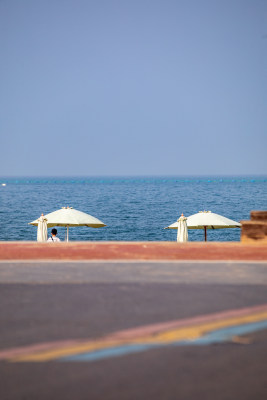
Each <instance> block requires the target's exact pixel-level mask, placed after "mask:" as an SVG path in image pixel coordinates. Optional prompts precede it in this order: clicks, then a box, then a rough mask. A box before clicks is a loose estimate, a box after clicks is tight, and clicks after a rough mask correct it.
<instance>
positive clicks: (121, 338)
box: [0, 304, 267, 360]
mask: <svg viewBox="0 0 267 400" xmlns="http://www.w3.org/2000/svg"><path fill="white" fill-rule="evenodd" d="M264 311H267V304H262V305H259V306H254V307H247V308H243V309H235V310H228V311H223V312H218V313H213V314H208V315H201V316H197V317H192V318H184V319H180V320H176V321H168V322H163V323H158V324H151V325H145V326H141V327H138V328H133V329H126V330H122V331H118V332H114V333H111V334H109V335H107V336H103V337H102V338H101V337H100V338H97V339H90V338H86V339H72V340H60V341H53V342H45V343H39V344H33V345H29V346H22V347H15V348H11V349H6V350H2V351H0V359H1V360H8V359H12V358H14V357H18V356H23V355H33V354H35V353H39V352H42V351H50V350H55V349H57V350H59V349H64V348H68V347H71V346H77V345H80V344H81V345H82V344H85V343H88V342H90V343H95V342H99V341H101V343H105V342H110V341H118V342H120V343H123V342H129V340H132V339H138V338H140V337H144V336H148V335H156V334H158V333H160V332H164V331H166V330H168V329H172V328H182V327H190V326H194V325H198V324H201V323H209V322H215V321H218V320H223V319H231V318H236V317H242V316H246V315H250V314H254V313H260V312H264Z"/></svg>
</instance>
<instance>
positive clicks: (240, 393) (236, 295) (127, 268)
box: [0, 262, 267, 400]
mask: <svg viewBox="0 0 267 400" xmlns="http://www.w3.org/2000/svg"><path fill="white" fill-rule="evenodd" d="M266 271H267V264H266V263H247V262H246V263H241V262H239V263H231V262H227V263H211V262H209V263H202V262H196V263H194V262H192V263H191V262H187V263H184V262H161V263H160V262H157V263H155V262H125V263H124V262H119V263H116V262H56V263H54V262H16V263H15V262H1V263H0V332H1V334H0V349H8V348H12V347H17V346H23V345H30V344H33V343H41V342H47V341H54V340H64V339H75V338H99V337H102V336H103V335H105V334H108V333H111V332H115V331H117V330H121V329H127V328H133V327H136V326H142V325H145V324H151V323H157V322H163V321H169V320H174V319H179V318H186V317H193V316H197V315H201V314H208V313H212V312H217V311H224V310H230V309H234V308H242V307H249V306H254V305H259V304H263V303H267V290H266V286H267V273H266ZM249 339H250V340H249V344H248V345H238V344H233V343H223V344H218V345H210V346H201V347H194V346H188V347H165V348H162V349H156V350H149V351H146V352H143V353H137V354H131V355H127V356H123V357H117V358H109V359H105V360H102V361H96V362H93V363H86V362H84V363H83V362H75V363H74V362H64V363H63V362H42V363H9V362H6V361H2V362H0V398H1V400H9V399H28V400H31V399H52V400H53V399H78V400H79V399H89V400H98V399H99V400H104V399H105V400H113V399H114V400H115V399H116V400H120V399H125V400H126V399H127V400H128V399H153V400H154V399H156V400H163V399H168V400H169V399H171V400H172V399H175V400H176V399H182V400H184V399H185V400H187V399H188V400H193V399H205V400H206V399H207V400H211V399H212V400H214V399H215V400H224V399H227V400H228V399H233V400H238V399H242V400H243V399H256V400H261V399H265V398H267V390H266V376H267V367H266V356H267V354H266V353H267V351H266V349H267V332H266V331H261V332H258V333H254V334H250V335H249Z"/></svg>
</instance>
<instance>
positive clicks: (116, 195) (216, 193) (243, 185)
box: [0, 177, 267, 241]
mask: <svg viewBox="0 0 267 400" xmlns="http://www.w3.org/2000/svg"><path fill="white" fill-rule="evenodd" d="M3 182H5V183H6V186H5V187H4V186H1V184H2V183H3ZM62 206H71V207H73V208H76V209H78V210H80V211H83V212H86V213H88V214H91V215H93V216H95V217H97V218H99V219H100V220H101V221H103V222H104V223H106V224H107V225H108V226H107V227H105V228H101V229H93V228H87V227H80V228H70V240H105V241H106V240H130V241H139V240H140V241H154V240H156V241H175V240H176V231H174V230H164V229H163V228H164V227H166V226H168V225H170V224H171V223H173V222H175V221H176V220H177V218H178V217H179V216H180V214H181V213H182V212H183V213H184V215H185V216H189V215H192V214H195V213H196V212H198V211H200V210H210V211H213V212H215V213H217V214H221V215H224V216H225V217H228V218H230V219H234V220H236V221H240V220H246V219H249V214H250V211H251V210H267V177H242V178H240V177H232V178H229V177H228V178H222V177H219V178H214V177H213V178H196V177H194V178H181V177H179V178H174V177H171V178H168V177H167V178H164V177H163V178H162V177H156V178H155V177H153V178H39V179H38V178H12V179H11V178H0V240H36V232H37V228H36V227H34V226H31V225H28V222H31V221H33V220H35V219H36V218H38V217H39V216H40V215H41V213H42V212H43V213H44V214H47V213H49V212H52V211H55V210H57V209H59V208H61V207H62ZM58 233H59V234H58V236H59V237H60V238H61V239H62V240H64V237H65V228H58ZM239 239H240V230H239V229H219V230H209V231H208V240H209V241H238V240H239ZM189 240H190V241H198V240H203V231H202V230H190V231H189Z"/></svg>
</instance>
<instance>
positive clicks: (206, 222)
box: [167, 211, 241, 241]
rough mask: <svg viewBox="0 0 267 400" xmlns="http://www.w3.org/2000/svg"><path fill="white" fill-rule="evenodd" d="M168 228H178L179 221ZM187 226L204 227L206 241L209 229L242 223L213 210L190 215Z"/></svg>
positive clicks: (189, 227)
mask: <svg viewBox="0 0 267 400" xmlns="http://www.w3.org/2000/svg"><path fill="white" fill-rule="evenodd" d="M167 228H168V229H177V228H178V221H177V222H174V223H173V224H172V225H170V226H168V227H167ZM187 228H188V229H204V232H205V241H207V229H224V228H241V224H240V223H239V222H236V221H233V220H232V219H229V218H225V217H223V216H222V215H219V214H215V213H212V212H211V211H199V212H198V213H197V214H194V215H190V217H188V218H187Z"/></svg>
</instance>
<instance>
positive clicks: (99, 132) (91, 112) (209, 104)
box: [0, 0, 267, 176]
mask: <svg viewBox="0 0 267 400" xmlns="http://www.w3.org/2000/svg"><path fill="white" fill-rule="evenodd" d="M0 49H1V62H0V148H1V157H0V175H2V176H7V175H8V176H14V175H17V176H19V175H35V176H41V175H57V176H60V175H74V176H75V175H76V176H80V175H87V176H89V175H194V174H195V175H202V174H203V175H216V174H218V175H224V174H266V173H267V157H266V150H267V131H266V129H267V107H266V106H267V74H266V71H267V1H266V0H220V1H219V0H201V1H200V0H175V1H173V0H159V1H158V0H140V1H139V0H118V1H115V0H94V1H90V0H23V1H21V0H0Z"/></svg>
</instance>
